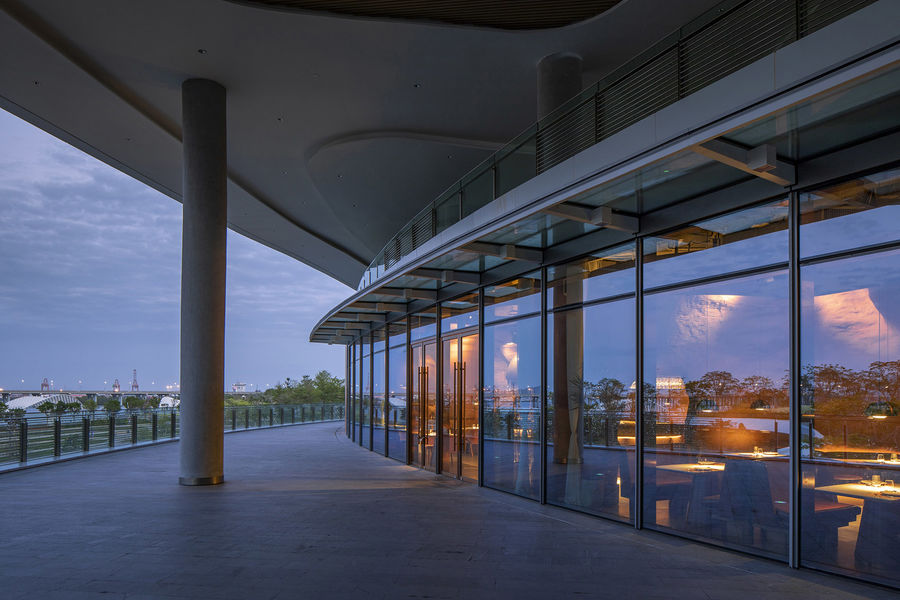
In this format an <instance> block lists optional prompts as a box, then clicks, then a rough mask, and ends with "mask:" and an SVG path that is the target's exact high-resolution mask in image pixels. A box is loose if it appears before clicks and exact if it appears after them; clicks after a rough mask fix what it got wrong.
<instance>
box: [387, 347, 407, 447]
mask: <svg viewBox="0 0 900 600" xmlns="http://www.w3.org/2000/svg"><path fill="white" fill-rule="evenodd" d="M402 340H403V345H401V346H395V347H393V348H391V349H390V350H389V351H388V352H389V357H388V366H389V368H390V374H389V375H388V408H387V410H388V413H387V418H388V455H389V456H390V457H391V458H396V459H397V460H402V461H403V462H406V366H407V365H406V336H405V335H404V336H402ZM391 341H392V342H393V341H394V338H391Z"/></svg>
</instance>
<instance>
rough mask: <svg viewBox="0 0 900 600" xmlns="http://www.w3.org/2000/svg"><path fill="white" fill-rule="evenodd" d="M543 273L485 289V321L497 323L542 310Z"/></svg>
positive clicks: (530, 274)
mask: <svg viewBox="0 0 900 600" xmlns="http://www.w3.org/2000/svg"><path fill="white" fill-rule="evenodd" d="M540 294H541V273H540V271H535V272H534V273H529V274H527V275H523V276H522V277H519V278H518V279H513V280H512V281H506V282H504V283H501V284H499V285H490V286H488V287H486V288H484V321H485V323H487V322H490V321H497V320H499V319H507V318H509V317H517V316H521V315H527V314H530V313H534V312H539V311H540V310H541V295H540Z"/></svg>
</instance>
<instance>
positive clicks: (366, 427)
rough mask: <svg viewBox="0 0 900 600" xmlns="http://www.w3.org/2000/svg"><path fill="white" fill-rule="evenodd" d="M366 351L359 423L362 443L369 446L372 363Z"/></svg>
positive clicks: (361, 376) (361, 380) (365, 345)
mask: <svg viewBox="0 0 900 600" xmlns="http://www.w3.org/2000/svg"><path fill="white" fill-rule="evenodd" d="M368 346H369V344H368V343H366V344H364V347H366V348H368ZM366 354H367V353H366V352H363V359H362V374H361V375H360V383H361V388H360V392H359V393H360V403H359V424H360V438H359V439H360V443H361V444H362V445H363V446H364V447H366V448H368V447H369V441H370V438H369V434H370V433H371V432H370V427H371V420H370V419H371V414H370V411H369V404H370V403H371V402H372V365H371V363H370V359H369V357H368V356H367V355H366Z"/></svg>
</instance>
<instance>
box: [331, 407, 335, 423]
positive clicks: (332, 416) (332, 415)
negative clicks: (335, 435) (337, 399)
mask: <svg viewBox="0 0 900 600" xmlns="http://www.w3.org/2000/svg"><path fill="white" fill-rule="evenodd" d="M334 408H335V407H334V404H332V405H331V420H332V421H334Z"/></svg>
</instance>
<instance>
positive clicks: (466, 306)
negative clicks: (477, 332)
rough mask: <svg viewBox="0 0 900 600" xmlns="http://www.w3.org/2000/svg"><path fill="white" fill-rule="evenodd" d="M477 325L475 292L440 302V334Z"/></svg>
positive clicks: (476, 298) (476, 297)
mask: <svg viewBox="0 0 900 600" xmlns="http://www.w3.org/2000/svg"><path fill="white" fill-rule="evenodd" d="M477 325H478V294H477V293H475V294H468V295H466V296H463V297H461V298H456V299H454V300H450V301H448V302H442V303H441V334H445V333H450V332H451V331H456V330H457V329H465V328H466V327H474V326H477Z"/></svg>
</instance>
